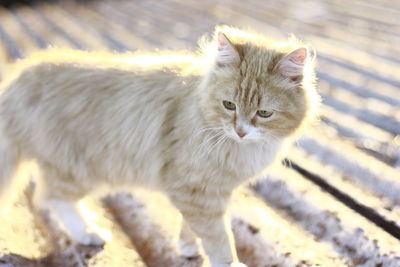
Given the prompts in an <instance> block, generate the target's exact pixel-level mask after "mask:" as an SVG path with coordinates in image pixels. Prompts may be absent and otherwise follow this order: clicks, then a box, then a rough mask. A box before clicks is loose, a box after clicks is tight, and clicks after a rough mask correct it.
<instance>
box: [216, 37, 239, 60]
mask: <svg viewBox="0 0 400 267" xmlns="http://www.w3.org/2000/svg"><path fill="white" fill-rule="evenodd" d="M216 61H217V65H218V66H226V65H235V64H239V63H240V56H239V53H238V52H237V50H236V48H235V47H234V46H233V44H232V43H231V41H229V39H228V38H227V37H226V35H225V34H223V33H222V32H219V33H218V52H217V58H216Z"/></svg>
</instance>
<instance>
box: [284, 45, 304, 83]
mask: <svg viewBox="0 0 400 267" xmlns="http://www.w3.org/2000/svg"><path fill="white" fill-rule="evenodd" d="M307 56H308V51H307V48H305V47H302V48H299V49H297V50H295V51H293V52H291V53H290V54H288V55H286V56H285V57H283V58H282V59H281V61H280V62H279V63H278V71H279V72H280V74H281V75H282V76H284V77H286V78H289V79H291V80H292V81H299V79H300V78H301V77H302V75H303V70H304V65H305V63H306V60H307Z"/></svg>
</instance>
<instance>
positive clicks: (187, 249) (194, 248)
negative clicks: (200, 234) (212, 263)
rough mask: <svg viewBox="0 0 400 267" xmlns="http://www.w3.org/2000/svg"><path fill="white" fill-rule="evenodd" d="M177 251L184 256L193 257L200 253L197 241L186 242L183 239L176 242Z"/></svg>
mask: <svg viewBox="0 0 400 267" xmlns="http://www.w3.org/2000/svg"><path fill="white" fill-rule="evenodd" d="M178 247H179V252H180V254H181V256H183V257H185V258H195V257H197V256H199V255H200V253H199V247H198V245H197V243H195V242H193V243H188V242H185V241H183V240H179V242H178Z"/></svg>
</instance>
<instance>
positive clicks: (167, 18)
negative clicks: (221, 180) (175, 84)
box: [0, 0, 400, 267]
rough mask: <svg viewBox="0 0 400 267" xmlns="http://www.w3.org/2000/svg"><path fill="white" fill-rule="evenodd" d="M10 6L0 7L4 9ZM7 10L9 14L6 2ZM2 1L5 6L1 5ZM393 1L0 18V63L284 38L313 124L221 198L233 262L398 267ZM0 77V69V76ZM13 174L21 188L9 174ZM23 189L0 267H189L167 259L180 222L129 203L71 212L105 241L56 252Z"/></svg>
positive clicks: (176, 0)
mask: <svg viewBox="0 0 400 267" xmlns="http://www.w3.org/2000/svg"><path fill="white" fill-rule="evenodd" d="M9 2H10V1H9ZM11 2H12V1H11ZM11 2H10V3H11ZM399 17H400V2H398V1H391V0H381V1H379V2H378V1H361V0H356V1H351V2H350V1H345V0H334V1H328V0H323V1H313V0H308V1H294V0H293V1H290V0H283V1H257V0H248V1H239V0H234V1H223V0H221V1H211V0H203V1H196V0H167V1H136V0H135V1H122V0H114V1H89V2H72V1H64V2H61V3H47V4H44V3H42V4H37V5H30V6H23V5H21V6H17V5H14V6H12V7H11V8H7V9H6V8H1V7H0V59H1V61H6V62H12V61H14V60H17V59H18V58H23V57H25V56H26V55H28V54H29V53H30V52H32V51H34V50H38V49H45V48H47V47H49V46H55V47H70V48H75V49H84V50H109V51H117V52H124V51H135V50H154V49H156V48H160V49H172V50H181V49H193V48H194V47H195V46H196V41H197V39H198V38H199V37H200V36H201V35H202V34H203V33H211V32H212V31H213V28H214V26H215V25H216V24H222V23H223V24H229V25H233V26H238V27H242V28H245V29H246V28H250V29H253V30H255V31H258V32H260V33H264V34H266V35H267V36H271V37H274V38H287V37H288V34H289V33H294V34H295V35H297V36H298V37H300V38H301V39H302V40H304V41H306V42H308V43H310V44H312V45H313V46H314V47H315V48H316V51H317V54H318V79H319V86H318V88H319V91H320V93H321V95H322V98H323V106H322V113H321V119H320V122H319V123H318V124H317V125H315V126H314V127H313V128H312V129H310V130H309V131H308V132H307V133H306V134H305V135H304V136H302V138H301V139H300V140H299V141H298V142H297V144H296V145H294V146H293V147H292V148H291V150H290V153H289V154H288V157H287V159H288V160H287V162H286V163H285V164H283V165H282V166H281V167H278V168H276V169H275V170H273V171H272V173H271V174H270V175H269V176H268V177H265V178H264V179H262V180H261V181H260V182H259V183H258V184H256V185H252V186H250V187H246V188H243V189H242V190H240V191H238V192H237V193H236V195H235V197H234V198H233V205H232V207H231V214H232V224H233V230H234V233H235V238H236V241H237V249H238V252H239V257H240V258H241V260H242V261H243V262H245V263H246V264H248V265H249V266H252V267H264V266H284V267H287V266H375V267H386V266H393V267H395V266H400V241H399V239H400V171H399V169H400V78H399V77H400V75H399V74H400V72H399V69H400V68H399V67H400V20H399ZM0 66H1V64H0ZM21 175H29V174H28V173H23V172H22V173H21ZM32 191H33V189H32V188H27V190H26V192H25V193H24V194H23V196H22V197H21V198H20V199H19V200H18V201H17V202H16V203H15V205H14V207H13V208H12V210H11V211H10V213H9V214H8V215H0V221H1V226H0V266H1V267H6V266H7V267H11V266H24V267H30V266H116V267H124V266H154V267H164V266H166V267H169V266H200V265H201V264H202V263H203V262H204V261H203V259H202V258H197V259H192V260H187V259H184V258H181V257H179V255H178V253H177V250H176V247H175V243H176V240H177V235H178V225H179V221H180V216H179V214H178V213H177V211H176V210H175V209H173V208H172V207H171V206H170V204H169V203H168V201H167V200H166V199H165V198H164V197H163V196H161V195H158V194H155V193H149V192H145V191H141V190H137V191H135V192H133V193H130V194H127V193H120V194H117V195H113V196H109V197H108V198H106V199H104V200H103V201H102V202H99V201H96V200H93V199H86V200H85V201H83V202H82V205H81V207H82V209H85V210H86V212H85V214H87V216H88V218H89V219H90V220H92V221H93V225H97V226H100V229H99V230H98V231H99V232H100V234H101V235H102V236H103V238H104V239H105V240H106V241H107V242H106V244H105V246H104V247H103V248H96V247H84V246H79V245H76V244H74V243H72V242H71V241H69V240H68V239H67V238H66V237H65V236H64V235H63V234H62V231H61V230H60V229H59V228H58V226H57V225H56V224H54V223H53V222H52V220H51V218H49V217H48V216H45V215H44V216H41V215H38V214H37V213H35V212H34V211H33V210H32V207H31V205H30V197H31V195H32Z"/></svg>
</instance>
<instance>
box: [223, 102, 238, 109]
mask: <svg viewBox="0 0 400 267" xmlns="http://www.w3.org/2000/svg"><path fill="white" fill-rule="evenodd" d="M222 104H223V105H224V107H225V108H226V109H229V110H235V109H236V105H235V103H232V102H231V101H227V100H224V101H222Z"/></svg>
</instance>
